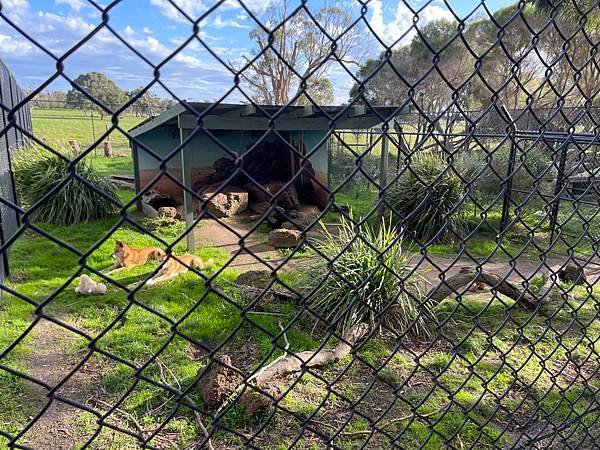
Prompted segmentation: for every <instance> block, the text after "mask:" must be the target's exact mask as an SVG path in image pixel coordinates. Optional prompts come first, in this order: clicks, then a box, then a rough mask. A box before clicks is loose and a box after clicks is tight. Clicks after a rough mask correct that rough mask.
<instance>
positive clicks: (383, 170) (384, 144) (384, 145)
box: [377, 123, 390, 224]
mask: <svg viewBox="0 0 600 450" xmlns="http://www.w3.org/2000/svg"><path fill="white" fill-rule="evenodd" d="M381 131H382V139H381V159H380V160H379V202H380V203H379V216H378V217H377V222H378V224H381V220H382V218H383V215H384V214H385V205H384V203H383V198H384V194H385V192H384V189H385V187H386V186H387V173H388V156H389V146H390V142H389V137H388V131H389V128H388V124H387V123H385V124H384V125H383V126H382V127H381Z"/></svg>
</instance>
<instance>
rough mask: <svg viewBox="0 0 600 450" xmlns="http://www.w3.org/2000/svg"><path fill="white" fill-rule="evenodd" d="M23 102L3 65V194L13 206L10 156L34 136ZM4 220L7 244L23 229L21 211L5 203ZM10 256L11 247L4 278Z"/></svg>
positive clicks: (0, 212) (0, 209)
mask: <svg viewBox="0 0 600 450" xmlns="http://www.w3.org/2000/svg"><path fill="white" fill-rule="evenodd" d="M22 101H23V91H21V89H20V88H19V85H18V84H17V81H16V80H15V78H14V77H13V76H12V74H11V73H10V71H9V70H8V68H7V67H6V65H4V63H3V62H2V61H0V106H1V111H0V126H1V127H2V135H1V136H0V192H1V193H2V198H3V199H4V200H7V201H8V202H10V203H12V204H15V203H16V201H17V200H16V196H15V183H14V180H13V176H12V169H11V164H10V153H11V152H14V151H16V150H17V149H18V148H19V147H21V146H23V145H24V144H25V142H26V140H27V137H26V136H25V135H24V133H25V134H27V133H29V134H31V112H30V107H29V105H27V104H26V105H23V106H22V107H20V108H18V109H15V106H16V105H17V104H19V102H22ZM22 130H25V131H22ZM0 217H1V219H0V220H1V222H2V229H1V233H0V241H2V244H4V243H5V242H6V241H7V240H9V239H10V238H11V237H12V236H13V235H14V234H15V233H16V231H17V228H18V225H19V217H18V214H17V211H15V209H14V208H11V207H10V206H9V205H7V204H6V203H4V202H2V205H0ZM9 253H10V246H7V247H6V248H5V249H4V251H3V253H2V261H1V267H0V276H1V277H4V276H5V275H7V274H8V271H9V266H8V255H9ZM3 279H4V278H3Z"/></svg>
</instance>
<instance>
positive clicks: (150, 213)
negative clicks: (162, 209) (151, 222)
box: [142, 200, 158, 219]
mask: <svg viewBox="0 0 600 450" xmlns="http://www.w3.org/2000/svg"><path fill="white" fill-rule="evenodd" d="M142 214H144V215H145V216H146V217H148V218H149V219H155V218H156V216H158V211H157V210H156V209H154V208H153V207H152V206H150V205H149V204H148V203H146V202H145V201H144V200H142Z"/></svg>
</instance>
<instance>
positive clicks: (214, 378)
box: [197, 355, 243, 408]
mask: <svg viewBox="0 0 600 450" xmlns="http://www.w3.org/2000/svg"><path fill="white" fill-rule="evenodd" d="M219 359H220V361H221V362H217V361H211V362H210V366H209V368H208V370H207V371H206V373H205V374H204V375H203V376H202V378H200V379H199V380H198V385H197V386H198V390H199V391H200V397H202V400H203V401H204V403H205V404H206V406H208V407H209V408H216V407H218V406H220V405H221V404H222V403H223V402H224V401H225V400H227V398H228V397H229V396H230V395H231V394H233V392H234V391H235V389H236V388H237V387H238V386H239V385H240V384H241V383H242V381H243V377H242V376H241V375H240V374H239V373H238V372H236V371H235V370H233V369H230V368H229V367H227V366H230V367H231V366H233V364H232V363H231V358H230V357H229V356H227V355H221V356H220V357H219Z"/></svg>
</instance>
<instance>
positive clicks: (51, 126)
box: [31, 108, 144, 175]
mask: <svg viewBox="0 0 600 450" xmlns="http://www.w3.org/2000/svg"><path fill="white" fill-rule="evenodd" d="M31 120H32V125H33V133H34V135H35V136H36V137H37V138H38V139H40V140H42V141H44V142H46V143H47V144H48V145H50V146H52V147H53V148H54V149H56V150H59V151H65V149H68V148H69V146H68V141H69V140H71V139H75V140H76V141H77V142H78V144H79V147H80V148H81V150H82V151H85V150H87V149H88V148H89V147H90V146H91V145H93V144H94V139H96V140H97V139H99V138H100V136H101V135H102V133H104V132H105V131H106V130H107V127H110V126H112V122H111V118H110V117H107V116H105V117H104V118H103V119H102V120H101V119H100V116H99V115H98V114H97V113H94V117H93V121H92V116H91V115H90V114H89V113H86V112H85V111H82V110H77V109H39V108H35V109H34V110H33V111H32V113H31ZM142 120H144V118H141V117H135V116H133V115H124V116H120V117H119V126H120V127H121V128H122V129H123V130H125V131H127V130H129V129H130V128H132V127H133V126H135V125H137V124H138V123H139V122H141V121H142ZM110 139H111V143H112V147H113V151H114V153H115V155H116V156H115V157H114V158H106V157H104V154H103V143H102V142H100V143H99V145H98V146H97V147H96V148H94V149H93V150H91V151H90V153H89V155H88V156H86V159H87V160H89V161H90V162H92V163H93V164H94V165H95V166H96V167H97V168H98V169H99V170H100V171H101V172H103V173H105V174H107V175H132V174H133V161H132V159H131V153H130V151H129V143H128V141H127V137H126V136H125V135H124V134H123V133H122V132H120V131H118V130H115V131H113V132H112V133H111V135H110Z"/></svg>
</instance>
